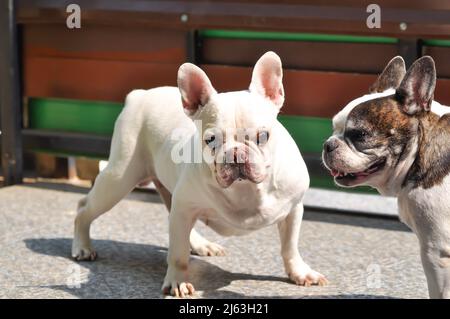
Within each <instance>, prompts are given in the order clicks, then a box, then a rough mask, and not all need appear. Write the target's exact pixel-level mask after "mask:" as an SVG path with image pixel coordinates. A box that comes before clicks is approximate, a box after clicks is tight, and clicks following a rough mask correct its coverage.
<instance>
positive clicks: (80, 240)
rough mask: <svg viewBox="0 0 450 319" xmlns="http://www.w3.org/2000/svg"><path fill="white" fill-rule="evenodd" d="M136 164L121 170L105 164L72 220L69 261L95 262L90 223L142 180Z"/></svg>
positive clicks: (117, 166)
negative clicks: (73, 223) (72, 232)
mask: <svg viewBox="0 0 450 319" xmlns="http://www.w3.org/2000/svg"><path fill="white" fill-rule="evenodd" d="M141 165H142V164H140V163H139V161H138V160H136V159H132V160H131V161H130V162H129V163H128V165H126V167H125V168H124V169H122V168H121V167H120V165H114V163H111V162H110V163H108V166H107V167H106V168H105V169H104V170H103V171H102V172H101V173H100V174H99V175H98V176H97V178H96V179H95V183H94V186H93V188H92V189H91V191H90V192H89V194H88V195H87V196H86V197H84V198H83V199H81V200H80V201H79V203H78V210H77V211H78V212H77V216H76V218H75V230H74V239H73V243H72V257H73V258H75V259H76V260H94V259H95V258H96V257H97V254H96V252H95V251H94V250H93V248H92V245H91V239H90V235H89V230H90V225H91V223H92V222H93V221H94V220H95V219H96V218H98V217H99V216H100V215H102V214H103V213H105V212H107V211H109V210H110V209H111V208H113V207H114V206H115V205H116V204H117V203H118V202H119V201H120V200H121V199H122V198H123V197H125V196H126V195H127V194H128V193H129V192H130V191H132V190H133V188H134V187H135V186H136V185H137V184H138V183H139V182H140V181H141V180H142V178H143V172H144V170H143V169H142V167H141Z"/></svg>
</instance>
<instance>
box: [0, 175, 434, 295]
mask: <svg viewBox="0 0 450 319" xmlns="http://www.w3.org/2000/svg"><path fill="white" fill-rule="evenodd" d="M84 192H86V190H85V189H82V188H76V187H72V186H65V185H55V184H45V183H38V184H34V185H24V186H14V187H7V188H0V250H1V254H0V297H1V298H161V294H160V285H161V283H162V280H163V277H164V273H165V258H166V252H167V243H168V236H167V212H166V211H165V208H164V206H163V205H162V204H161V203H160V202H159V199H158V198H157V196H156V195H153V194H148V193H142V192H134V193H133V194H131V195H129V196H128V198H127V199H126V200H123V201H122V202H121V203H119V204H118V205H117V206H116V207H115V208H114V209H113V210H112V211H111V212H109V213H107V214H105V215H103V216H102V217H101V218H100V219H98V220H97V221H96V222H95V223H94V224H93V227H92V235H93V238H94V239H95V240H94V245H95V246H96V248H97V251H98V253H99V255H100V257H99V259H98V260H97V261H96V262H82V263H76V262H74V261H72V260H71V259H70V258H69V256H70V245H71V237H72V222H73V218H74V215H75V209H74V208H75V207H76V203H77V201H78V199H79V198H81V196H83V193H84ZM324 200H325V199H324ZM199 226H200V227H198V228H199V230H200V232H201V233H204V234H205V235H206V236H207V237H208V238H209V239H214V240H216V241H217V242H219V243H221V244H223V245H224V246H225V247H226V248H227V252H228V255H227V256H225V257H192V260H191V277H192V281H193V283H194V284H195V286H196V288H197V290H198V295H197V296H198V297H206V298H222V297H224V298H255V297H269V298H270V297H274V298H277V297H284V298H426V297H427V290H426V282H425V277H424V275H423V272H422V269H421V265H420V261H419V255H418V246H417V240H416V238H415V236H414V235H413V234H412V233H411V232H409V231H407V230H406V229H405V227H403V226H402V225H401V224H400V223H399V222H397V221H394V220H388V219H379V218H373V217H372V218H368V217H354V216H343V215H338V214H327V213H321V212H306V213H305V217H304V222H303V224H302V234H301V240H300V243H299V245H300V249H301V252H302V254H303V258H304V259H305V260H306V261H307V262H308V263H309V264H310V265H311V266H312V267H313V268H315V269H316V270H318V271H320V272H322V273H324V274H326V275H327V277H328V279H329V281H330V285H329V286H327V287H308V288H305V287H297V286H295V285H293V284H290V283H289V282H288V281H287V280H286V277H285V275H284V272H283V268H282V261H281V258H280V255H279V242H278V238H277V231H276V228H275V227H269V228H266V229H263V230H260V231H258V232H255V233H253V234H251V235H249V236H245V237H234V238H222V237H220V236H218V235H216V234H214V233H213V232H212V231H210V230H209V229H206V228H205V227H204V226H202V225H199Z"/></svg>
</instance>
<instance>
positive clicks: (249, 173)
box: [216, 147, 266, 188]
mask: <svg viewBox="0 0 450 319" xmlns="http://www.w3.org/2000/svg"><path fill="white" fill-rule="evenodd" d="M251 155H252V154H250V151H249V149H248V148H238V147H235V148H232V149H231V150H230V151H227V152H225V154H224V156H223V161H224V162H223V163H217V162H216V179H217V182H218V183H219V185H220V186H221V187H223V188H227V187H229V186H230V185H231V184H233V183H234V182H235V181H236V180H238V181H242V180H249V181H251V182H253V183H261V182H262V181H263V180H264V178H265V177H266V169H265V166H264V165H263V163H261V161H260V160H259V157H258V156H251Z"/></svg>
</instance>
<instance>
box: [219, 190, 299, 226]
mask: <svg viewBox="0 0 450 319" xmlns="http://www.w3.org/2000/svg"><path fill="white" fill-rule="evenodd" d="M231 195H232V196H223V194H222V196H217V197H216V198H215V203H214V209H213V210H212V212H211V217H212V218H214V219H217V220H221V221H222V222H221V223H222V224H223V225H227V226H228V227H232V228H236V229H239V230H243V231H252V230H257V229H260V228H262V227H266V226H268V225H271V224H274V223H276V222H278V221H279V220H281V219H283V218H285V217H286V216H287V214H288V213H289V212H290V211H291V209H292V207H293V205H294V203H296V201H297V199H296V198H294V197H289V196H283V195H282V194H281V192H280V191H275V192H268V193H266V192H262V194H261V193H256V194H255V193H254V192H252V191H245V190H242V191H241V192H240V195H239V196H236V195H235V193H233V194H231ZM212 228H213V227H212Z"/></svg>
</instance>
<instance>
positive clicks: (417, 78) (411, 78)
mask: <svg viewBox="0 0 450 319" xmlns="http://www.w3.org/2000/svg"><path fill="white" fill-rule="evenodd" d="M435 86H436V68H435V66H434V61H433V59H432V58H431V57H430V56H424V57H421V58H420V59H418V60H416V62H414V63H413V65H412V66H411V67H410V68H409V70H408V72H407V73H406V75H405V77H404V78H403V81H402V82H401V83H400V86H399V87H398V89H397V91H396V93H395V97H396V99H397V101H399V103H400V105H401V107H402V110H403V111H404V112H405V113H407V114H409V115H414V114H417V113H419V112H422V111H429V110H430V108H431V102H433V94H434V88H435Z"/></svg>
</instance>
